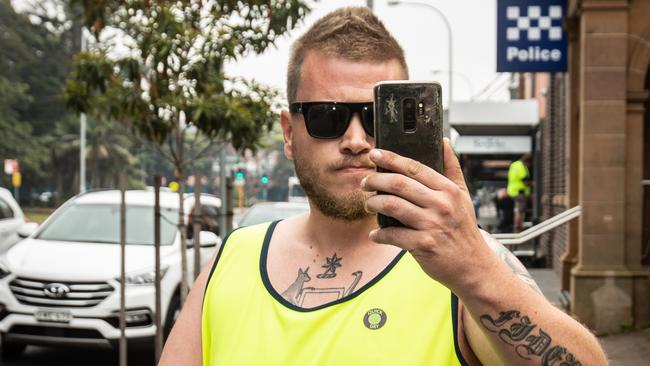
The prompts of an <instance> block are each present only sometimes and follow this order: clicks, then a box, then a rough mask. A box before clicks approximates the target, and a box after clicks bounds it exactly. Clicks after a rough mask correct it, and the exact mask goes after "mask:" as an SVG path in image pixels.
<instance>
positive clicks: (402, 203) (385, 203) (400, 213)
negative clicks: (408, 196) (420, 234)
mask: <svg viewBox="0 0 650 366" xmlns="http://www.w3.org/2000/svg"><path fill="white" fill-rule="evenodd" d="M366 211H368V212H370V213H380V214H383V215H386V216H390V217H393V218H395V219H397V220H399V221H401V222H402V223H403V224H404V225H407V226H410V227H417V226H418V225H417V224H418V222H417V221H416V218H417V217H420V216H422V214H423V212H422V209H421V208H420V207H418V206H416V205H414V204H413V203H411V202H409V201H407V200H405V199H403V198H401V197H398V196H394V195H392V194H377V195H374V196H372V197H370V198H368V199H367V200H366Z"/></svg>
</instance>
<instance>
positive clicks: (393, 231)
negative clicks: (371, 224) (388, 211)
mask: <svg viewBox="0 0 650 366" xmlns="http://www.w3.org/2000/svg"><path fill="white" fill-rule="evenodd" d="M420 236H421V234H420V233H418V232H417V231H415V230H413V229H411V228H407V227H387V228H383V229H375V230H373V231H371V232H370V234H369V236H368V237H369V238H370V240H372V241H374V242H375V243H379V244H390V245H394V246H396V247H400V248H402V249H404V250H408V251H411V250H414V249H416V248H417V246H418V245H417V243H418V241H419V240H420Z"/></svg>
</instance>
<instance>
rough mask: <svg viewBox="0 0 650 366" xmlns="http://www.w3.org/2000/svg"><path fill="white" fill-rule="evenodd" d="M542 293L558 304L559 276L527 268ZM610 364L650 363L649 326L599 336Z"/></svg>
mask: <svg viewBox="0 0 650 366" xmlns="http://www.w3.org/2000/svg"><path fill="white" fill-rule="evenodd" d="M528 271H529V272H530V274H531V276H532V277H533V278H534V279H535V281H536V282H537V284H538V285H539V287H540V289H541V290H542V293H543V294H544V296H546V298H547V299H548V300H549V301H550V302H551V303H552V304H554V305H556V306H558V307H559V306H560V300H559V298H560V278H559V277H558V276H557V274H556V273H555V272H554V271H553V270H552V269H532V268H531V269H529V270H528ZM598 339H599V340H600V343H601V344H602V345H603V348H604V349H605V352H606V353H607V357H608V358H609V360H610V365H612V366H633V365H634V366H636V365H648V364H650V328H648V329H644V330H640V331H635V332H630V333H622V334H615V335H609V336H605V337H599V338H598Z"/></svg>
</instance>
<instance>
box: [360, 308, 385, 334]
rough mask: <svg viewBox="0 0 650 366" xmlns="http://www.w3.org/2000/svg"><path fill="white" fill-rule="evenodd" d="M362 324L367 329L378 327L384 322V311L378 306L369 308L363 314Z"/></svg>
mask: <svg viewBox="0 0 650 366" xmlns="http://www.w3.org/2000/svg"><path fill="white" fill-rule="evenodd" d="M363 324H364V325H365V326H366V328H368V329H372V330H375V329H379V328H381V327H383V326H384V324H386V313H385V312H384V311H383V310H381V309H379V308H374V309H370V310H368V312H367V313H366V315H364V316H363Z"/></svg>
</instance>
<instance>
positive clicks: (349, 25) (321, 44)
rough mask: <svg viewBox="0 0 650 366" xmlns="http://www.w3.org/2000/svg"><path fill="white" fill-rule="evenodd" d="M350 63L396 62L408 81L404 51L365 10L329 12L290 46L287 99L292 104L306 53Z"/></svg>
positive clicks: (377, 19) (380, 23) (374, 17)
mask: <svg viewBox="0 0 650 366" xmlns="http://www.w3.org/2000/svg"><path fill="white" fill-rule="evenodd" d="M314 50H315V51H318V52H319V53H321V54H323V55H324V56H333V57H340V58H343V59H346V60H350V61H370V62H385V61H390V60H397V61H398V62H399V63H400V65H401V66H402V68H403V69H404V77H405V78H408V67H407V66H406V60H405V59H404V50H403V49H402V47H401V46H400V45H399V43H397V40H395V38H394V37H393V36H392V35H391V34H390V33H389V32H388V30H387V29H386V27H384V24H383V23H382V22H381V20H379V18H377V16H375V14H373V13H372V11H371V10H370V9H369V8H368V7H365V6H364V7H346V8H340V9H337V10H334V11H332V12H331V13H329V14H327V15H325V16H324V17H322V18H320V19H319V20H317V21H316V23H314V24H313V25H312V26H311V27H310V28H309V30H307V32H306V33H305V34H303V35H302V36H301V37H300V38H298V40H296V42H295V43H294V44H293V46H292V47H291V56H290V58H289V69H288V72H287V99H288V100H289V103H291V102H294V101H295V99H296V94H297V92H298V85H299V84H300V74H301V68H302V63H303V61H304V60H305V57H306V56H307V54H308V53H309V51H314Z"/></svg>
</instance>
